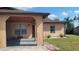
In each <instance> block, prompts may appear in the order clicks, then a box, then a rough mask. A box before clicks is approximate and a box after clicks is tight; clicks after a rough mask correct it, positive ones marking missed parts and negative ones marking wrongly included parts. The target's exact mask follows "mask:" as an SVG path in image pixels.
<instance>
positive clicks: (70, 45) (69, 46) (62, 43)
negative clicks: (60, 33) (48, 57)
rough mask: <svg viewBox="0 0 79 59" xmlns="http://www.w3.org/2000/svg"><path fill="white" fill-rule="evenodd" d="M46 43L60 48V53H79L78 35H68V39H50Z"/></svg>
mask: <svg viewBox="0 0 79 59" xmlns="http://www.w3.org/2000/svg"><path fill="white" fill-rule="evenodd" d="M45 41H46V42H48V43H50V44H53V45H55V46H56V47H58V48H60V51H79V36H77V35H66V38H50V39H45Z"/></svg>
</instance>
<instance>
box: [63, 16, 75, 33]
mask: <svg viewBox="0 0 79 59" xmlns="http://www.w3.org/2000/svg"><path fill="white" fill-rule="evenodd" d="M64 20H65V22H66V25H67V27H66V34H73V33H74V24H73V19H70V17H67V18H64Z"/></svg>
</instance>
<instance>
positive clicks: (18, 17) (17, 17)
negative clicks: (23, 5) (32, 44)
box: [7, 16, 34, 23]
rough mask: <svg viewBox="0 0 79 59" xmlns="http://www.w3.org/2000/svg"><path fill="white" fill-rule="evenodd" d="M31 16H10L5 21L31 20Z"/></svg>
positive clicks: (29, 21) (30, 21)
mask: <svg viewBox="0 0 79 59" xmlns="http://www.w3.org/2000/svg"><path fill="white" fill-rule="evenodd" d="M33 20H34V19H33V17H25V16H11V17H10V18H9V19H8V20H7V22H28V23H32V22H33Z"/></svg>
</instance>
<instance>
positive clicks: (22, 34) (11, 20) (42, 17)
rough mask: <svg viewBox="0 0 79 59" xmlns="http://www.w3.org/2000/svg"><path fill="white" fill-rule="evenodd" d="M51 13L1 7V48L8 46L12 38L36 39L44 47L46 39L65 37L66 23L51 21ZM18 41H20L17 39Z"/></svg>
mask: <svg viewBox="0 0 79 59" xmlns="http://www.w3.org/2000/svg"><path fill="white" fill-rule="evenodd" d="M48 15H49V13H40V12H26V11H22V10H18V9H15V8H12V7H0V47H1V48H3V47H6V46H7V43H6V42H7V40H8V39H9V40H10V38H14V37H15V38H23V39H29V40H30V39H31V38H34V39H35V41H36V43H37V45H38V46H41V45H43V39H44V37H46V36H48V35H51V37H53V36H59V35H60V34H63V35H64V30H65V28H64V22H62V21H58V20H50V19H48V18H47V16H48ZM17 40H18V39H17Z"/></svg>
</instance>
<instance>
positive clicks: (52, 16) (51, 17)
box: [48, 14, 58, 19]
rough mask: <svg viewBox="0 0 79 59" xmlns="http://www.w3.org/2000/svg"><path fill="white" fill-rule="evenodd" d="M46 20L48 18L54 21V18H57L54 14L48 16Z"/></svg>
mask: <svg viewBox="0 0 79 59" xmlns="http://www.w3.org/2000/svg"><path fill="white" fill-rule="evenodd" d="M48 18H50V19H54V18H58V16H57V15H55V14H50V15H49V16H48Z"/></svg>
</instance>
